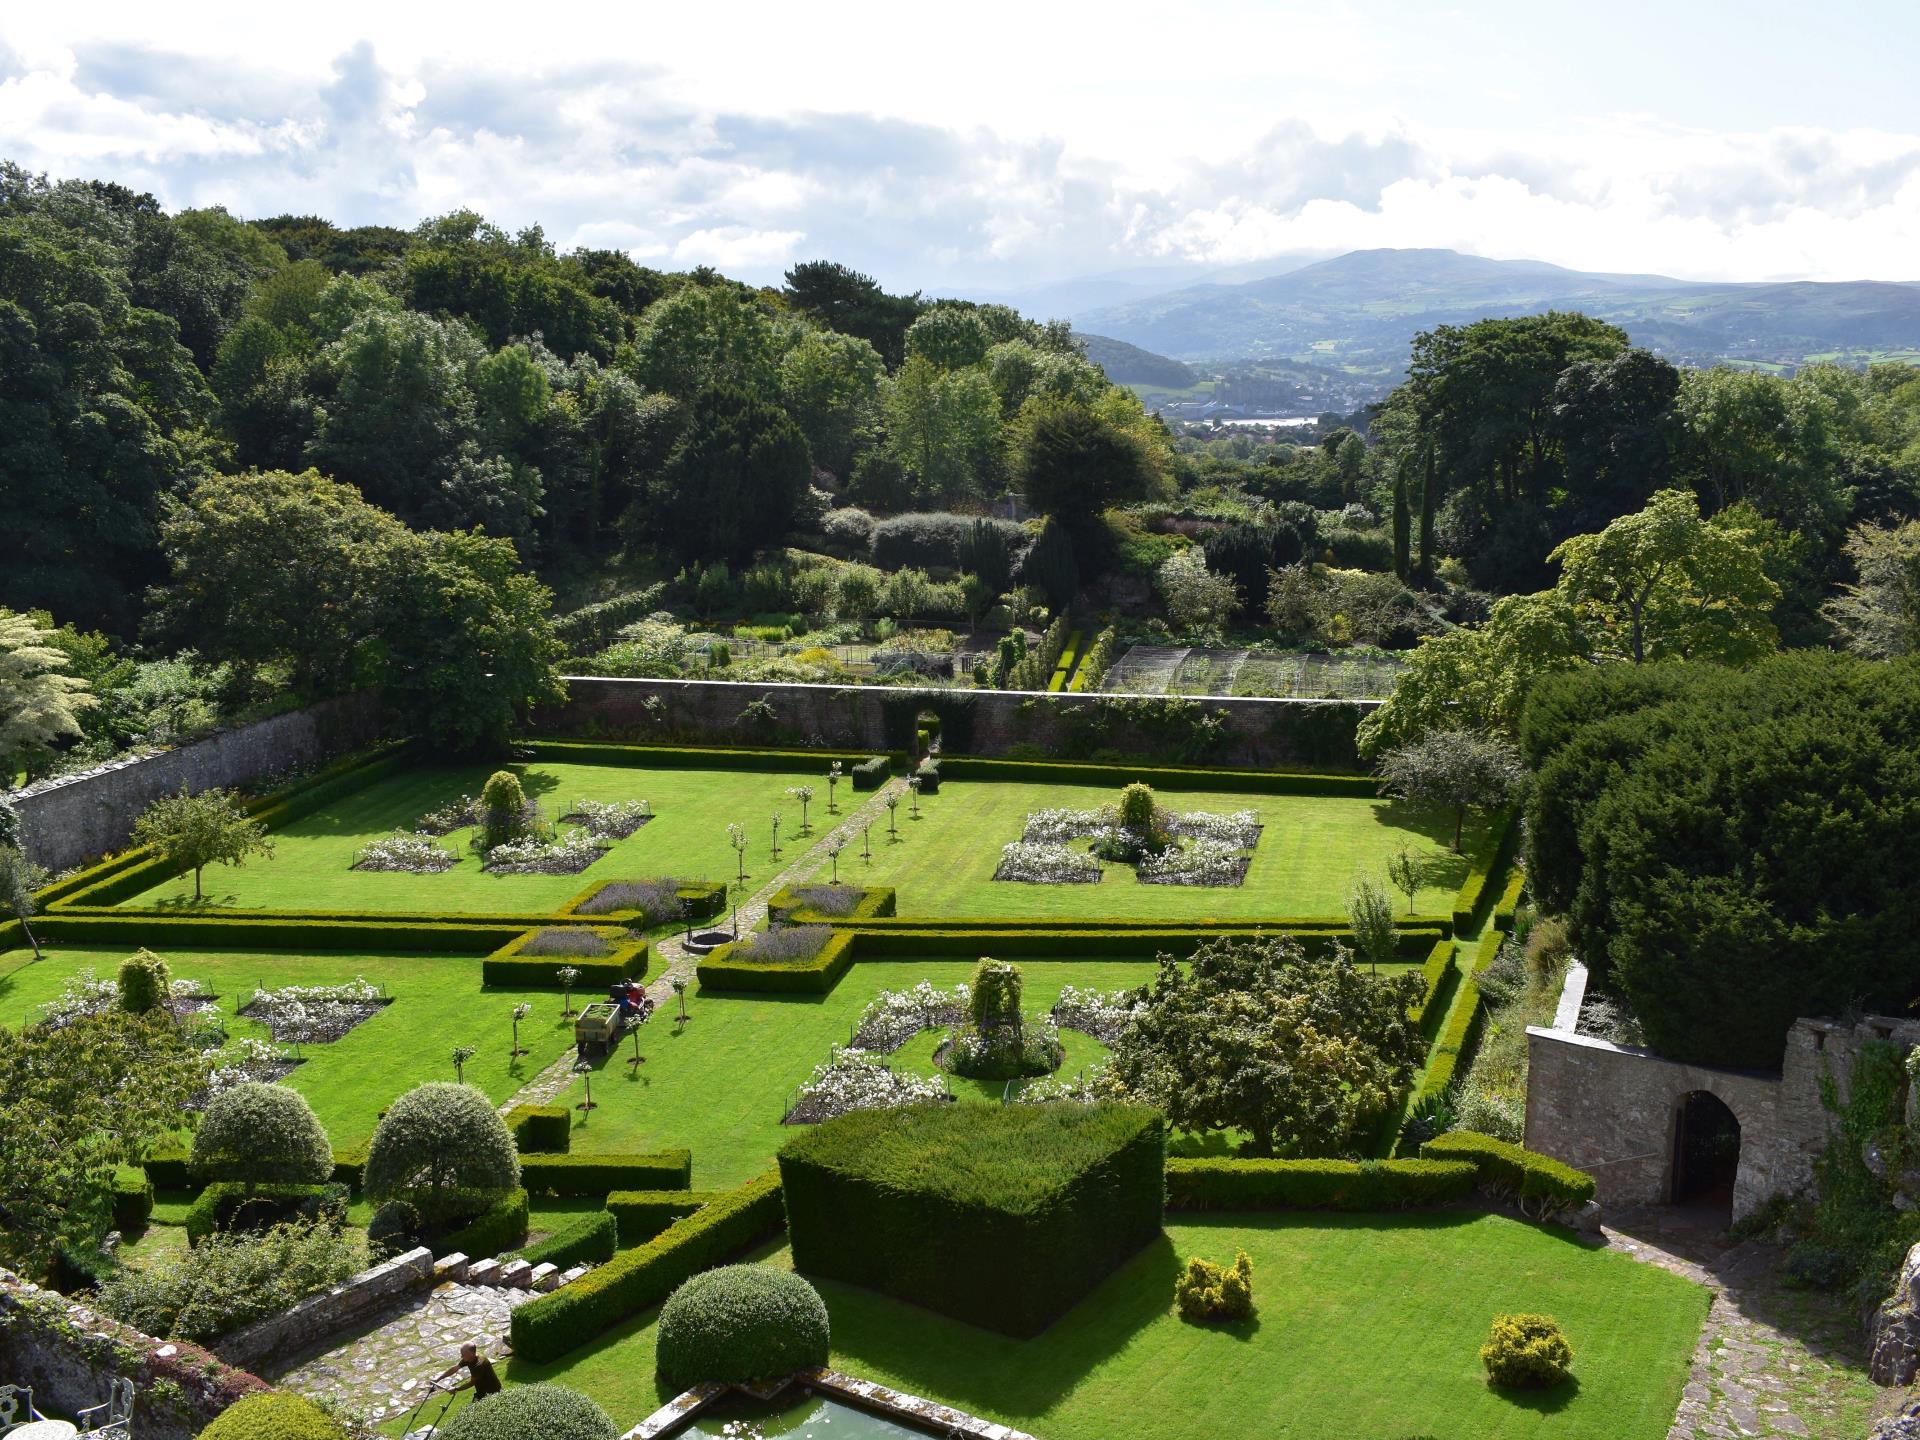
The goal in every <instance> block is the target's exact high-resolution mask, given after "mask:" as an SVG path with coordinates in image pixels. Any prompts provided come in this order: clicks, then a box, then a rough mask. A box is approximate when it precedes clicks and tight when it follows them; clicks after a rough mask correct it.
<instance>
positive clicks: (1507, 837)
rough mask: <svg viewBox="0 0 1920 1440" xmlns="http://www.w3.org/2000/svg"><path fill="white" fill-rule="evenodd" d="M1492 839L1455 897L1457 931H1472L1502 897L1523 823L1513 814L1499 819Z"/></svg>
mask: <svg viewBox="0 0 1920 1440" xmlns="http://www.w3.org/2000/svg"><path fill="white" fill-rule="evenodd" d="M1493 823H1494V830H1493V835H1492V838H1491V839H1490V840H1489V841H1488V843H1487V844H1486V845H1485V846H1484V847H1483V848H1482V849H1481V850H1480V852H1479V853H1478V854H1477V855H1475V856H1474V857H1473V863H1472V865H1471V866H1470V867H1469V869H1468V870H1467V878H1466V879H1465V880H1463V881H1462V882H1461V883H1460V889H1459V891H1458V893H1456V894H1455V895H1454V897H1453V928H1454V929H1455V930H1457V931H1458V930H1471V929H1472V928H1473V925H1474V922H1475V921H1476V920H1478V919H1479V918H1480V913H1481V911H1483V910H1484V909H1486V907H1487V904H1488V903H1489V902H1490V901H1491V900H1493V899H1494V897H1496V896H1497V895H1499V893H1500V890H1501V887H1502V885H1503V884H1504V883H1505V879H1506V874H1507V867H1508V866H1509V865H1511V864H1512V863H1513V856H1514V851H1515V850H1516V849H1517V848H1518V847H1519V844H1520V822H1519V821H1518V819H1516V818H1515V816H1514V813H1513V812H1512V811H1511V810H1508V811H1504V812H1502V813H1501V814H1500V816H1499V817H1498V818H1497V819H1495V821H1494V822H1493Z"/></svg>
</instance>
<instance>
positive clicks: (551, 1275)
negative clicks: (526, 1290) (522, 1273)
mask: <svg viewBox="0 0 1920 1440" xmlns="http://www.w3.org/2000/svg"><path fill="white" fill-rule="evenodd" d="M527 1283H528V1284H529V1285H530V1286H532V1287H533V1288H534V1289H535V1290H540V1291H547V1290H552V1289H555V1288H557V1287H558V1286H559V1284H560V1267H559V1266H558V1265H536V1266H534V1267H533V1273H532V1274H531V1275H529V1276H528V1277H527Z"/></svg>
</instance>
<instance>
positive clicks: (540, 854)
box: [485, 830, 606, 875]
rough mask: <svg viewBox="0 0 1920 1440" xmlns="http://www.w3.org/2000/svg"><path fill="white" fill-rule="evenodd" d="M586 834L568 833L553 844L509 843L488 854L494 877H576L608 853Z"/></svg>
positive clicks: (599, 842)
mask: <svg viewBox="0 0 1920 1440" xmlns="http://www.w3.org/2000/svg"><path fill="white" fill-rule="evenodd" d="M605 848H606V847H605V845H604V844H603V843H602V842H601V841H600V840H599V839H597V838H596V837H595V836H593V835H590V834H589V833H587V832H586V831H585V830H569V831H568V832H567V833H566V834H564V835H561V836H559V837H558V838H557V839H553V840H509V841H508V842H507V843H506V844H504V845H496V846H494V847H493V849H491V850H489V851H488V852H487V863H486V866H485V868H486V870H487V872H488V873H489V874H493V875H577V874H578V873H579V872H580V871H582V870H584V869H586V868H587V867H588V866H589V865H591V864H592V863H593V862H594V861H596V860H598V859H599V858H600V856H601V855H602V853H604V851H605Z"/></svg>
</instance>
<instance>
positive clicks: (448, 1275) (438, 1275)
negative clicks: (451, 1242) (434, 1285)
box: [433, 1250, 469, 1283]
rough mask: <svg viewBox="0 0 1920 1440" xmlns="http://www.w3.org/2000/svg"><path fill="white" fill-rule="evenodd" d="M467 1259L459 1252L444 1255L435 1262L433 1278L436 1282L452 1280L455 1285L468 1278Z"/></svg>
mask: <svg viewBox="0 0 1920 1440" xmlns="http://www.w3.org/2000/svg"><path fill="white" fill-rule="evenodd" d="M468 1263H469V1262H468V1260H467V1257H466V1256H465V1255H463V1254H461V1253H460V1252H459V1251H458V1250H456V1251H454V1252H453V1253H452V1254H451V1255H442V1256H441V1257H440V1258H439V1259H438V1260H436V1261H434V1262H433V1278H434V1280H435V1281H436V1282H439V1281H446V1280H452V1281H454V1282H455V1283H458V1282H460V1281H463V1280H465V1279H466V1278H467V1265H468Z"/></svg>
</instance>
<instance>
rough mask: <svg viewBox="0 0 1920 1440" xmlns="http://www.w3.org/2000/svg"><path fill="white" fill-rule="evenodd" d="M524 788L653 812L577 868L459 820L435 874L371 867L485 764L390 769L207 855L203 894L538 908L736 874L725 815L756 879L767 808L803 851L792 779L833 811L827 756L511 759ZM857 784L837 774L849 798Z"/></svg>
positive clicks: (274, 904) (181, 881) (446, 909)
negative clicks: (363, 857) (371, 858)
mask: <svg viewBox="0 0 1920 1440" xmlns="http://www.w3.org/2000/svg"><path fill="white" fill-rule="evenodd" d="M508 768H510V769H513V770H515V771H516V772H517V773H518V774H519V775H520V777H521V783H522V785H523V786H524V787H525V789H526V791H527V793H528V795H529V796H531V797H533V798H534V799H537V800H538V801H539V802H540V803H541V805H542V806H543V807H544V808H545V810H546V813H547V818H548V819H549V820H558V819H559V818H560V817H561V816H562V815H564V814H565V813H566V812H567V810H568V809H569V807H571V806H572V805H573V803H574V802H575V801H577V800H582V799H587V800H607V801H612V800H645V801H647V802H649V803H650V804H651V805H652V806H653V811H654V816H655V818H654V819H653V820H652V821H650V822H649V823H647V824H645V825H642V826H641V827H640V828H639V829H638V830H637V831H635V832H634V833H633V834H632V835H630V836H628V837H627V838H626V839H625V840H620V841H616V842H615V843H614V845H613V847H612V849H610V850H608V851H607V852H606V853H605V854H603V855H602V856H601V857H600V858H599V859H598V860H596V861H594V862H593V864H592V865H590V866H588V867H587V868H586V869H585V870H583V871H581V872H580V873H579V874H577V875H489V874H487V873H486V872H485V871H483V870H482V869H481V868H480V860H479V857H478V856H477V855H475V854H474V853H473V852H472V851H471V850H469V849H468V847H467V842H468V840H469V839H470V838H471V837H472V834H473V832H472V830H471V829H467V830H457V831H455V832H454V833H453V834H451V835H448V836H445V837H443V839H442V841H441V843H442V844H443V845H445V846H447V847H448V848H449V849H452V850H453V851H455V852H456V853H458V854H459V856H460V862H459V864H457V865H455V866H454V867H453V868H452V869H451V870H446V871H442V872H441V873H440V874H437V875H394V874H376V873H369V872H366V871H359V870H354V869H352V868H351V867H352V865H353V859H354V856H355V854H356V853H358V852H359V851H360V850H361V849H362V848H363V847H364V846H365V845H366V844H367V843H368V842H369V841H372V840H378V839H380V838H381V837H382V836H385V835H389V834H391V833H392V832H393V831H394V830H396V829H401V830H405V829H411V828H412V827H413V825H414V823H415V822H416V821H417V820H418V819H419V818H420V817H421V816H422V815H424V814H426V813H427V812H428V811H430V810H433V809H435V808H436V807H438V806H442V805H445V804H446V803H448V802H449V801H452V800H455V799H457V798H459V797H460V796H461V795H476V794H478V793H479V791H480V787H481V786H482V785H483V784H484V783H485V782H486V778H487V776H488V774H490V773H491V770H490V767H487V766H477V767H468V768H459V769H454V768H443V767H429V768H423V769H420V770H416V771H412V772H410V773H407V774H402V775H395V776H391V777H389V778H387V779H384V780H380V781H377V782H375V783H374V784H372V785H370V786H368V787H367V788H365V789H363V790H359V791H355V792H354V793H353V794H351V795H347V796H344V797H342V798H341V799H339V800H336V801H334V802H333V803H332V804H330V805H328V806H327V807H326V808H325V809H323V810H321V811H319V812H318V813H316V814H313V815H309V816H307V817H306V818H305V819H303V820H298V821H295V822H294V823H293V824H291V825H288V826H286V827H285V828H284V829H281V830H278V831H276V832H274V837H273V839H274V853H273V855H272V856H271V857H270V858H268V859H265V860H252V861H249V862H248V863H247V864H246V865H245V866H243V867H241V868H239V869H224V868H221V867H219V866H212V867H209V868H208V870H207V872H206V874H205V876H204V881H203V883H204V886H205V890H206V894H207V901H206V906H207V908H212V909H241V910H247V909H272V910H316V909H318V910H409V911H429V912H433V911H437V912H441V913H445V914H471V913H475V912H504V913H514V914H539V913H544V912H550V911H552V910H555V909H557V908H558V907H559V906H560V905H561V904H562V903H563V902H565V901H566V900H567V899H569V898H570V897H572V896H573V895H575V894H578V893H579V892H580V891H581V890H584V889H586V888H587V887H588V886H589V885H591V884H593V883H594V882H595V881H598V880H635V879H650V878H653V877H656V876H664V875H673V876H678V877H680V878H682V879H689V880H731V879H733V878H734V876H735V874H736V871H737V866H736V863H735V857H734V852H733V850H732V848H731V846H729V844H728V843H727V833H726V832H727V826H728V825H729V824H732V823H738V824H740V825H742V826H744V827H746V830H747V833H748V835H749V836H750V837H751V843H750V844H749V846H748V850H747V873H748V876H749V880H748V884H749V885H758V884H760V883H762V882H764V881H765V880H766V879H767V878H768V877H769V876H770V875H772V874H773V873H774V872H775V870H776V868H777V867H776V866H775V865H774V864H773V861H772V858H771V856H770V854H769V849H770V847H771V844H772V837H773V825H772V817H773V815H774V814H775V812H778V813H779V815H780V821H781V825H780V834H781V850H782V852H783V853H782V857H781V863H783V864H784V863H786V862H788V861H790V860H791V859H793V858H794V857H795V856H796V855H798V854H799V853H800V851H799V850H796V849H795V848H794V843H795V837H796V836H797V833H798V831H799V829H800V806H799V803H798V802H797V801H795V800H792V799H790V798H789V797H788V795H787V787H788V786H791V785H803V784H806V785H812V786H813V787H814V789H815V790H816V792H817V794H818V798H817V799H816V800H815V802H814V803H813V805H812V806H810V807H809V819H810V820H811V822H812V829H813V833H814V835H816V836H817V835H818V834H819V833H820V830H821V826H822V825H823V823H824V822H825V821H826V820H827V819H828V818H829V817H828V816H827V813H826V800H827V783H826V779H825V769H826V767H825V766H824V765H822V766H821V768H820V771H819V773H806V774H798V773H796V774H786V775H783V774H773V773H767V772H762V771H753V770H679V769H658V770H652V769H645V768H640V767H634V766H624V765H565V764H556V765H516V766H510V767H508ZM852 802H853V787H852V785H851V784H845V783H843V784H842V785H841V786H840V787H839V804H840V807H841V809H842V810H843V811H844V810H845V809H846V807H847V806H848V805H849V804H851V803H852ZM192 899H193V877H192V876H190V875H189V876H182V877H179V878H176V879H173V880H169V881H167V882H165V883H164V884H161V885H157V886H155V887H154V888H152V889H151V890H148V891H146V892H145V893H144V894H142V895H139V896H136V897H135V898H134V899H133V900H131V901H130V902H128V903H130V904H133V905H154V904H156V903H158V904H166V905H183V906H187V905H191V904H192Z"/></svg>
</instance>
